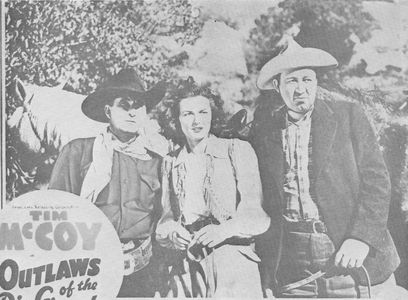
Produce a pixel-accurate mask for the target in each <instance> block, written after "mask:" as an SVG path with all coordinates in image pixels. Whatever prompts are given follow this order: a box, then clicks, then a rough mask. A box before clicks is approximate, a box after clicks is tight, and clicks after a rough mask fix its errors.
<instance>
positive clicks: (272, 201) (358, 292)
mask: <svg viewBox="0 0 408 300" xmlns="http://www.w3.org/2000/svg"><path fill="white" fill-rule="evenodd" d="M335 66H337V61H336V59H335V58H334V57H333V56H332V55H330V54H329V53H327V52H325V51H323V50H320V49H316V48H303V47H301V46H300V45H299V44H297V43H296V42H295V41H294V40H291V41H289V43H288V46H287V48H286V49H285V50H284V51H283V52H281V53H280V54H279V55H277V56H276V57H274V58H273V59H271V60H270V61H269V62H268V63H267V64H265V65H264V67H263V68H262V69H261V71H260V74H259V77H258V80H257V85H258V88H259V89H261V90H273V91H274V94H273V97H274V98H276V99H274V100H273V101H275V100H282V101H283V102H282V103H284V105H282V106H281V107H280V108H279V109H275V110H274V109H272V108H269V107H270V103H269V104H264V105H260V106H259V107H258V109H257V111H256V112H255V119H254V126H253V127H252V132H251V133H252V141H253V146H254V149H255V151H256V152H257V156H258V160H259V167H260V173H261V178H262V184H263V192H264V208H265V211H267V212H268V214H269V215H270V216H271V219H272V223H271V227H270V229H269V230H268V231H267V233H266V234H264V235H263V236H261V237H260V238H259V240H258V241H257V250H258V252H259V254H260V256H261V258H262V264H261V273H262V277H263V285H264V288H265V289H266V294H267V295H268V294H270V293H271V290H272V291H273V293H274V295H275V296H278V297H299V296H301V297H344V298H346V297H347V298H357V297H367V296H369V294H373V295H374V296H375V295H377V296H378V295H387V292H389V291H390V290H393V291H395V289H394V288H395V287H396V284H395V279H394V276H393V272H394V271H395V269H396V268H397V267H398V265H399V262H400V260H399V257H398V254H397V252H396V249H395V246H394V243H393V241H392V239H391V236H390V233H389V231H388V229H387V218H388V207H389V201H390V180H389V175H388V172H387V169H386V166H385V164H384V161H383V158H382V154H381V152H380V149H379V146H378V144H377V141H376V137H375V135H374V133H373V130H372V129H371V127H370V124H369V122H368V120H367V118H366V116H365V115H364V113H363V111H362V110H361V108H360V107H359V106H358V105H357V104H355V103H351V102H345V101H335V100H336V99H328V96H327V95H329V93H326V96H324V93H323V91H322V90H321V89H320V88H318V86H317V78H316V72H318V71H321V70H322V69H326V68H331V67H335ZM269 100H270V99H269ZM366 272H367V275H366ZM371 286H372V287H371ZM385 290H387V292H385ZM381 292H382V293H383V294H379V293H381ZM384 292H385V293H384ZM390 295H391V294H389V296H390Z"/></svg>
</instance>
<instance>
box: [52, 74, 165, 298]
mask: <svg viewBox="0 0 408 300" xmlns="http://www.w3.org/2000/svg"><path fill="white" fill-rule="evenodd" d="M164 94H165V88H164V86H163V84H158V85H156V86H155V87H153V88H152V89H151V90H149V91H146V90H145V89H144V86H143V83H142V81H141V80H140V79H139V77H138V76H137V74H136V72H135V71H134V70H132V69H124V70H122V71H120V72H119V73H118V74H116V75H114V76H113V77H112V78H110V79H109V80H107V81H106V82H105V83H104V84H102V85H101V86H100V87H99V88H98V89H97V90H96V91H95V92H94V93H92V94H91V95H89V96H88V97H87V98H86V99H85V100H84V102H83V103H82V112H83V113H84V114H85V115H86V116H88V117H89V118H91V119H93V120H96V121H99V122H104V123H107V124H108V126H107V128H106V130H105V131H104V132H101V133H100V134H99V135H98V136H96V137H94V138H85V139H77V140H74V141H72V142H70V143H69V144H67V145H66V146H65V147H64V148H63V149H62V151H61V153H60V156H59V157H58V160H57V162H56V164H55V166H54V170H53V173H52V176H51V181H50V184H49V188H50V189H58V190H63V191H67V192H71V193H74V194H77V195H81V196H82V197H83V198H86V199H88V200H89V201H92V202H93V203H94V204H95V205H96V206H98V207H99V208H100V209H101V210H102V211H103V212H104V213H105V214H106V216H107V217H108V218H109V219H110V221H111V222H112V224H113V225H114V227H115V229H116V231H117V233H118V235H119V238H120V240H121V242H122V247H123V251H124V253H125V258H126V259H125V262H124V263H125V275H126V276H124V279H123V283H122V287H121V290H120V292H119V297H137V296H138V297H150V296H153V295H154V286H155V284H154V282H155V281H157V280H156V278H154V277H155V276H156V275H154V274H153V273H154V271H155V268H156V266H157V264H156V262H155V259H154V257H153V258H152V255H154V249H153V254H152V240H151V235H152V233H153V231H154V226H155V223H156V221H157V218H158V217H159V216H160V209H159V208H160V206H159V205H160V197H161V195H160V194H161V193H160V181H159V173H160V168H161V159H162V156H163V155H164V154H166V153H167V150H168V149H167V148H166V145H167V144H166V140H165V139H164V138H162V137H161V136H160V135H159V134H147V132H146V131H147V129H146V124H148V123H149V121H150V120H149V119H148V117H147V113H148V112H150V110H151V109H152V108H153V107H154V106H155V105H156V104H157V103H158V102H160V100H161V99H162V98H163V96H164ZM149 262H150V263H149Z"/></svg>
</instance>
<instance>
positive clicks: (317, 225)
mask: <svg viewBox="0 0 408 300" xmlns="http://www.w3.org/2000/svg"><path fill="white" fill-rule="evenodd" d="M312 229H313V233H326V226H325V225H324V223H323V222H322V221H321V220H313V222H312Z"/></svg>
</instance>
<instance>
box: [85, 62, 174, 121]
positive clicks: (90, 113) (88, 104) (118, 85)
mask: <svg viewBox="0 0 408 300" xmlns="http://www.w3.org/2000/svg"><path fill="white" fill-rule="evenodd" d="M165 93H166V87H165V84H164V82H159V83H158V84H156V85H155V86H154V87H153V88H152V89H150V90H148V91H146V90H145V88H144V84H143V82H142V80H141V79H140V78H139V76H138V75H137V73H136V71H135V70H133V69H123V70H121V71H120V72H119V73H118V74H116V75H113V76H112V77H111V78H109V79H108V80H107V81H105V82H104V83H102V84H101V85H100V86H99V87H98V88H97V89H96V91H95V92H94V93H92V94H90V95H89V96H88V97H86V98H85V100H84V101H83V102H82V112H83V113H84V114H85V115H86V116H87V117H89V118H91V119H93V120H95V121H98V122H104V123H107V122H109V119H108V118H107V117H106V115H105V110H104V108H105V105H106V104H108V103H109V102H110V101H112V100H113V99H115V98H117V97H130V98H132V99H134V100H135V101H138V102H139V101H141V102H142V103H143V104H144V105H145V106H146V110H147V112H150V111H151V110H152V109H153V108H154V107H155V106H156V105H157V104H158V103H159V102H160V100H161V99H162V98H163V97H164V94H165Z"/></svg>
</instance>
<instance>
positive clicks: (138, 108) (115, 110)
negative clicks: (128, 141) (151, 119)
mask: <svg viewBox="0 0 408 300" xmlns="http://www.w3.org/2000/svg"><path fill="white" fill-rule="evenodd" d="M105 113H106V115H107V116H108V118H109V123H110V126H111V129H112V131H113V132H114V133H115V134H136V133H138V131H139V130H140V129H141V128H142V127H143V125H145V122H146V120H147V113H146V106H145V105H144V102H142V101H141V102H139V101H134V100H132V99H130V98H124V97H118V98H116V99H114V100H113V104H112V106H110V105H106V106H105Z"/></svg>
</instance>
